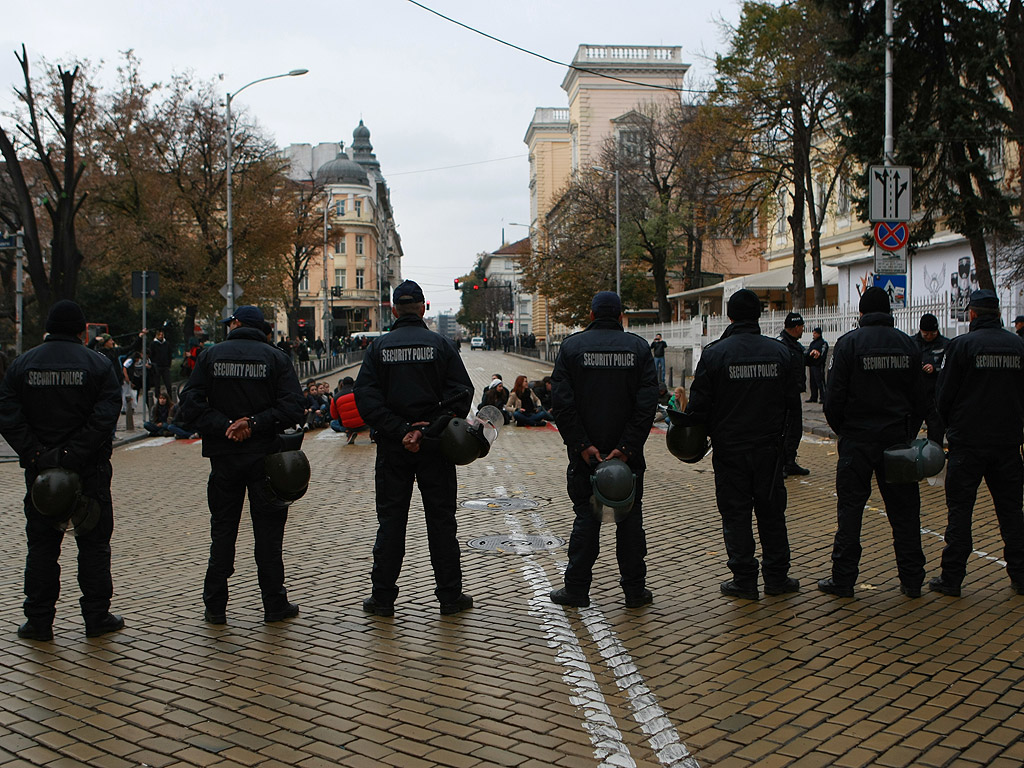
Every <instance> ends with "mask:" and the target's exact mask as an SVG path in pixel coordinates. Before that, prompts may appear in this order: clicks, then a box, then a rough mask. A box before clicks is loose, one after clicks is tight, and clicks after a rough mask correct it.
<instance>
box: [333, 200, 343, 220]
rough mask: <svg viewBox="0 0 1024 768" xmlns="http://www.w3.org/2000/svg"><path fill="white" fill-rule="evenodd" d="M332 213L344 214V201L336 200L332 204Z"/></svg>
mask: <svg viewBox="0 0 1024 768" xmlns="http://www.w3.org/2000/svg"><path fill="white" fill-rule="evenodd" d="M334 213H335V214H336V215H337V216H344V215H345V201H344V200H339V201H338V202H336V203H335V204H334Z"/></svg>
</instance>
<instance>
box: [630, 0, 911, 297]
mask: <svg viewBox="0 0 1024 768" xmlns="http://www.w3.org/2000/svg"><path fill="white" fill-rule="evenodd" d="M889 2H892V0H889ZM615 293H617V294H618V295H619V296H622V255H621V249H620V242H619V169H618V168H616V169H615Z"/></svg>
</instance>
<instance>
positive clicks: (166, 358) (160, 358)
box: [147, 339, 171, 368]
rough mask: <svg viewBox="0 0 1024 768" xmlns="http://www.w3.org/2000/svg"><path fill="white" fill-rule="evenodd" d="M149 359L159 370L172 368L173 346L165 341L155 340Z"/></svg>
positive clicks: (151, 346)
mask: <svg viewBox="0 0 1024 768" xmlns="http://www.w3.org/2000/svg"><path fill="white" fill-rule="evenodd" d="M147 351H148V352H149V359H150V361H151V362H152V363H153V365H154V366H155V367H157V368H170V367H171V345H170V343H169V342H168V341H167V339H164V340H163V341H157V340H156V339H153V341H151V342H150V345H149V349H148V350H147Z"/></svg>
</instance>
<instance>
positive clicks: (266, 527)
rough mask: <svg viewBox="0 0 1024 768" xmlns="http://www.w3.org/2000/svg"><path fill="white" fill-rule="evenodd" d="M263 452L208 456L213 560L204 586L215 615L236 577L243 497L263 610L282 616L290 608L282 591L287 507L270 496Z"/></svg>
mask: <svg viewBox="0 0 1024 768" xmlns="http://www.w3.org/2000/svg"><path fill="white" fill-rule="evenodd" d="M265 459H266V456H264V454H262V453H255V454H253V453H244V454H228V455H224V456H211V457H210V479H209V481H208V482H207V485H206V498H207V501H208V502H209V505H210V561H209V564H208V565H207V568H206V581H205V583H204V585H203V602H204V603H206V607H207V608H208V609H209V610H210V612H211V613H224V610H225V608H226V607H227V603H228V579H229V578H230V577H231V575H232V574H233V573H234V572H235V542H236V540H237V539H238V526H239V523H240V522H241V519H242V506H243V504H244V503H245V493H246V491H247V490H248V492H249V516H250V517H251V518H252V534H253V539H254V549H255V558H256V575H257V578H258V580H259V585H260V593H261V595H262V598H263V608H264V610H266V611H268V612H271V611H279V610H282V609H283V608H284V607H285V606H286V605H287V604H288V592H287V590H285V588H284V556H283V548H284V527H285V523H286V522H287V520H288V505H287V504H286V503H285V502H283V501H281V500H280V499H278V498H277V497H276V496H274V495H273V493H271V491H270V488H269V487H268V486H267V472H266V469H265V468H264V460H265Z"/></svg>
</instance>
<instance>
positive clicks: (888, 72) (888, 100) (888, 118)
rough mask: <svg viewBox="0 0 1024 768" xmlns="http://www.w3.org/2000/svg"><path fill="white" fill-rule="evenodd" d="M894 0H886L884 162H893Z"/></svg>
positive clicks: (887, 163)
mask: <svg viewBox="0 0 1024 768" xmlns="http://www.w3.org/2000/svg"><path fill="white" fill-rule="evenodd" d="M892 6H893V0H885V139H884V149H883V155H884V157H883V163H884V164H885V165H892V164H893V135H892V16H893V7H892Z"/></svg>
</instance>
